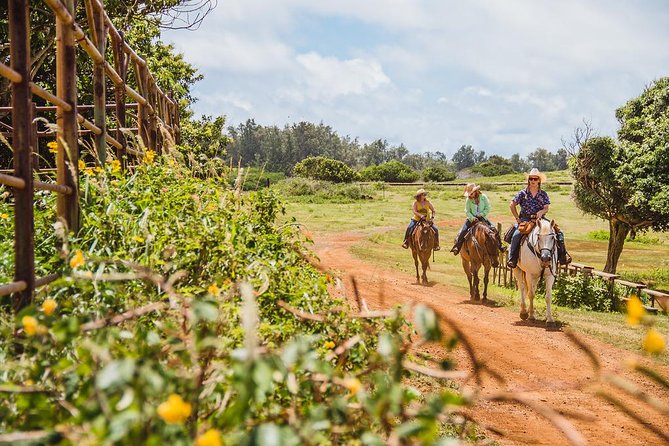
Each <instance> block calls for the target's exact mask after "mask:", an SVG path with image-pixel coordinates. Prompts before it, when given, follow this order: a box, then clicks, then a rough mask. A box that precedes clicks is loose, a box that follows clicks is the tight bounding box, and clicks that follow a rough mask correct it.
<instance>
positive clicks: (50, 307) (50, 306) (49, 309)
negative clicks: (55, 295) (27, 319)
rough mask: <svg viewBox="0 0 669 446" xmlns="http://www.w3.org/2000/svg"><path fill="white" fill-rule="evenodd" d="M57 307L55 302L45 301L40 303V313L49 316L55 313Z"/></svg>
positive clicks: (51, 300)
mask: <svg viewBox="0 0 669 446" xmlns="http://www.w3.org/2000/svg"><path fill="white" fill-rule="evenodd" d="M57 306H58V304H57V303H56V301H55V300H53V299H47V300H45V301H44V302H43V303H42V311H43V312H44V314H46V315H47V316H51V315H52V314H53V312H54V311H56V307H57Z"/></svg>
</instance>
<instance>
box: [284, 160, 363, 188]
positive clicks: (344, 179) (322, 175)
mask: <svg viewBox="0 0 669 446" xmlns="http://www.w3.org/2000/svg"><path fill="white" fill-rule="evenodd" d="M293 174H294V175H295V176H298V177H304V178H311V179H314V180H323V181H332V182H333V183H350V182H351V181H353V180H356V179H357V178H358V174H357V172H356V171H355V170H353V169H351V168H350V167H348V166H347V165H346V164H344V163H343V162H341V161H338V160H333V159H330V158H325V157H322V156H315V157H313V156H310V157H307V158H305V159H303V160H302V161H300V162H299V163H297V164H296V165H295V168H294V169H293Z"/></svg>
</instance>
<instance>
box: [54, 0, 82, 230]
mask: <svg viewBox="0 0 669 446" xmlns="http://www.w3.org/2000/svg"><path fill="white" fill-rule="evenodd" d="M63 4H64V5H65V7H66V8H67V10H68V11H69V12H70V14H71V15H72V16H73V17H74V0H64V1H63ZM76 63H77V62H76V53H75V48H74V30H73V28H72V26H71V25H69V26H68V25H65V24H64V23H63V22H62V20H61V19H60V18H59V17H58V16H56V94H57V96H58V97H59V98H60V99H62V100H64V101H65V102H67V103H68V104H69V105H70V106H71V107H72V108H71V110H70V111H66V110H64V109H63V107H61V106H58V108H57V110H56V123H57V124H58V153H57V155H56V170H57V181H58V184H62V185H64V186H69V187H71V188H72V190H73V193H72V195H66V194H61V193H59V194H58V200H57V214H58V216H59V217H62V218H63V219H65V221H66V222H67V225H68V227H69V228H70V230H72V231H74V232H75V233H76V232H77V231H78V230H79V188H78V175H79V147H78V145H77V130H78V124H77V64H76Z"/></svg>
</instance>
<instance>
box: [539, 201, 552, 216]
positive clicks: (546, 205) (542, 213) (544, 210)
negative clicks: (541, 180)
mask: <svg viewBox="0 0 669 446" xmlns="http://www.w3.org/2000/svg"><path fill="white" fill-rule="evenodd" d="M549 207H550V205H548V204H545V205H544V208H543V209H542V210H540V211H539V212H537V218H541V217H543V216H544V215H545V214H546V212H548V208H549Z"/></svg>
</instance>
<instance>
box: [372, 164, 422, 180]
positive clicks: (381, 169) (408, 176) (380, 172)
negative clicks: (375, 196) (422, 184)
mask: <svg viewBox="0 0 669 446" xmlns="http://www.w3.org/2000/svg"><path fill="white" fill-rule="evenodd" d="M419 177H420V175H419V174H418V172H416V171H415V170H412V169H411V167H409V166H407V165H406V164H403V163H401V162H399V161H388V162H387V163H383V164H379V165H378V166H369V167H365V168H364V169H362V170H361V171H360V178H361V179H362V180H363V181H384V182H386V183H413V182H414V181H416V180H418V178H419Z"/></svg>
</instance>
